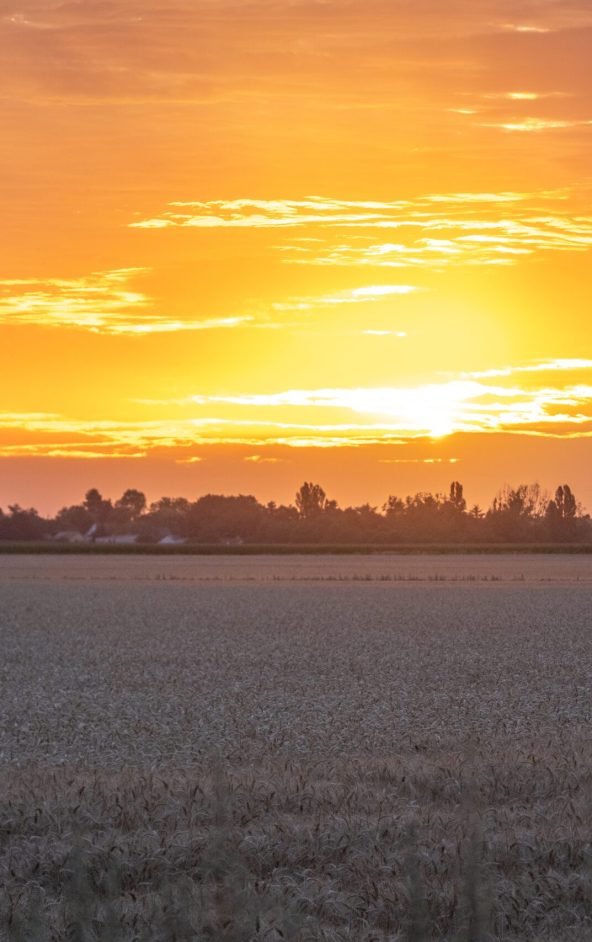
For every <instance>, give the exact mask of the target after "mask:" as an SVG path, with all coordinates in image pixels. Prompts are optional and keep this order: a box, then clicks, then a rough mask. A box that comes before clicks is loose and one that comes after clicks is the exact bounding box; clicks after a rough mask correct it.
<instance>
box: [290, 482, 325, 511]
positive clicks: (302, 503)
mask: <svg viewBox="0 0 592 942" xmlns="http://www.w3.org/2000/svg"><path fill="white" fill-rule="evenodd" d="M294 503H295V504H296V509H297V510H298V513H299V514H300V517H301V518H302V519H303V520H310V519H311V518H314V517H318V516H319V514H321V513H322V512H323V511H324V510H325V507H326V505H327V495H326V494H325V492H324V490H323V488H322V487H321V485H320V484H313V483H312V482H309V481H305V482H304V484H303V485H302V487H301V488H300V490H299V491H298V493H297V494H296V499H295V501H294ZM331 504H332V507H333V509H335V502H334V501H332V502H331Z"/></svg>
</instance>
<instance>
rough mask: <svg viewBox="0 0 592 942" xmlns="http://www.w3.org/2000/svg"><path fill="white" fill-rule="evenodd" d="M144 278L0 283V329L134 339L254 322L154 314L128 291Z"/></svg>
mask: <svg viewBox="0 0 592 942" xmlns="http://www.w3.org/2000/svg"><path fill="white" fill-rule="evenodd" d="M147 273H148V270H147V269H143V268H123V269H117V270H115V271H106V272H93V273H92V274H91V275H88V276H86V277H82V278H73V279H64V278H50V279H46V280H33V279H28V280H14V279H13V280H5V281H0V324H11V325H18V324H21V325H36V326H42V327H70V328H77V329H80V330H89V331H92V332H93V333H98V334H113V335H116V334H119V335H136V336H137V335H147V334H155V333H156V334H162V333H176V332H177V331H187V330H190V331H193V330H220V329H224V328H230V327H239V326H242V325H244V324H247V323H249V322H250V321H252V320H253V318H252V317H251V316H250V315H244V316H237V317H216V318H207V317H206V318H202V319H199V320H192V319H187V320H184V319H179V318H172V317H168V316H167V315H165V314H157V313H153V311H152V310H151V308H153V307H154V304H153V301H152V299H151V298H149V297H147V296H146V295H145V294H143V293H142V292H140V291H137V290H134V289H132V288H131V287H130V285H131V283H132V282H133V281H136V280H137V279H138V278H139V277H141V276H143V275H146V274H147Z"/></svg>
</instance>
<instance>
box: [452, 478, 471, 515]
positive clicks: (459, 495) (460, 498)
mask: <svg viewBox="0 0 592 942" xmlns="http://www.w3.org/2000/svg"><path fill="white" fill-rule="evenodd" d="M449 502H450V503H451V504H452V506H453V507H455V508H456V509H457V510H459V511H460V512H461V513H464V512H465V510H466V509H467V502H466V500H465V498H464V493H463V486H462V484H461V483H460V481H453V482H452V484H451V485H450V497H449Z"/></svg>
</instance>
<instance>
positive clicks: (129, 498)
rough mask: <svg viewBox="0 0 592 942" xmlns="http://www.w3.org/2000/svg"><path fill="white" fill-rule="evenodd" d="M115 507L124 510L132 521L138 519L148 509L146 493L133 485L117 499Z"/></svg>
mask: <svg viewBox="0 0 592 942" xmlns="http://www.w3.org/2000/svg"><path fill="white" fill-rule="evenodd" d="M115 507H116V509H117V510H122V511H123V512H124V513H125V514H126V515H127V517H128V519H129V520H130V521H134V520H137V518H138V517H139V516H140V514H142V513H143V512H144V510H145V509H146V495H145V494H143V493H142V491H137V490H136V489H135V488H133V487H132V488H129V489H128V490H127V491H124V493H123V494H122V495H121V497H120V498H119V500H117V501H115Z"/></svg>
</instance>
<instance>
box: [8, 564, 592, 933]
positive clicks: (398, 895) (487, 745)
mask: <svg viewBox="0 0 592 942" xmlns="http://www.w3.org/2000/svg"><path fill="white" fill-rule="evenodd" d="M0 596H1V600H2V604H1V606H0V645H1V651H2V658H1V661H0V672H1V684H0V715H1V716H2V722H1V724H0V763H1V776H0V785H1V790H0V938H2V939H6V940H11V942H12V940H15V942H16V940H18V942H21V940H23V942H24V940H30V942H34V940H35V942H36V940H45V942H49V940H62V939H64V940H65V939H72V940H77V942H91V940H104V942H118V940H121V942H124V940H125V942H132V940H162V942H165V940H167V942H168V940H196V942H197V940H212V939H214V940H229V942H230V940H232V942H239V940H241V942H249V940H264V939H265V940H281V939H286V940H298V942H305V940H327V942H329V940H330V942H337V940H344V942H345V940H348V942H349V940H351V942H353V940H356V942H370V940H376V942H385V940H389V942H403V940H409V942H410V940H414V942H428V940H436V939H445V940H453V942H461V940H462V942H486V940H498V939H499V940H506V942H518V940H540V942H584V940H589V939H590V938H591V937H592V840H591V832H592V746H591V742H590V739H591V737H590V720H591V712H592V697H591V692H592V639H591V635H590V632H591V628H592V624H591V623H592V605H591V602H592V560H590V561H589V560H588V559H587V558H586V557H576V558H570V557H545V558H540V557H539V558H534V557H521V558H514V557H511V556H506V557H493V558H492V557H483V558H480V557H470V558H469V557H462V556H459V557H447V558H446V559H443V558H440V557H429V556H426V557H421V558H415V557H404V558H403V557H396V556H385V557H377V558H375V557H370V558H368V557H366V558H359V559H357V558H355V557H347V558H345V559H336V558H332V557H328V558H324V557H323V558H311V557H307V558H306V559H304V558H298V557H296V558H294V559H291V558H288V559H284V558H282V559H281V560H278V559H273V558H249V559H248V560H243V559H236V558H234V559H233V558H222V559H212V558H209V559H208V560H203V559H201V558H199V557H192V558H188V559H166V560H163V559H158V558H154V559H152V558H150V559H147V558H144V557H140V558H134V557H130V558H125V559H111V558H105V559H103V558H100V559H90V560H88V559H86V558H76V557H75V558H68V559H62V558H56V557H42V558H28V557H19V558H18V559H17V558H13V557H6V558H2V559H0Z"/></svg>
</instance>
